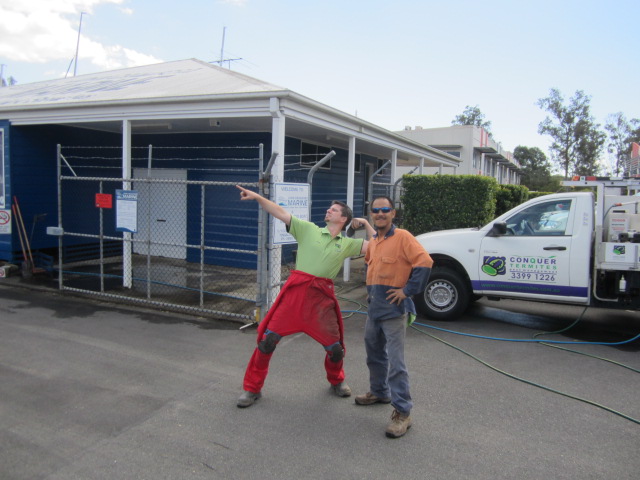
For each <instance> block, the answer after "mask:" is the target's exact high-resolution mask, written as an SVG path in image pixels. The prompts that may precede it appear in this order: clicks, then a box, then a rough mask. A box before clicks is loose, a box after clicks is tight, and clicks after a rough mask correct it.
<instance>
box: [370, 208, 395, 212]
mask: <svg viewBox="0 0 640 480" xmlns="http://www.w3.org/2000/svg"><path fill="white" fill-rule="evenodd" d="M391 210H393V208H391V207H380V208H372V209H371V212H372V213H380V212H382V213H389V212H390V211H391Z"/></svg>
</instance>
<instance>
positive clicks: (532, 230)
mask: <svg viewBox="0 0 640 480" xmlns="http://www.w3.org/2000/svg"><path fill="white" fill-rule="evenodd" d="M576 205H577V202H576V199H571V198H561V199H558V198H555V199H554V200H546V201H544V200H542V199H541V201H540V202H539V203H534V204H533V205H531V204H530V205H529V206H528V207H526V208H524V209H522V210H519V211H516V212H515V213H513V214H512V215H510V216H509V217H508V218H506V219H504V220H505V221H506V223H507V234H506V235H500V236H486V237H485V238H484V239H483V240H482V243H481V246H480V255H479V264H478V269H479V272H478V284H477V285H474V290H475V291H476V292H478V290H479V291H480V292H481V293H482V294H484V295H489V296H490V295H497V296H501V297H511V298H522V299H527V298H530V299H532V300H534V299H535V300H547V301H557V302H560V301H561V302H563V303H577V304H583V303H586V302H587V301H588V287H589V255H590V248H589V245H590V244H589V243H588V242H590V237H591V234H590V233H591V232H590V227H589V232H587V233H588V235H584V231H585V230H586V228H587V227H585V226H584V225H582V223H584V219H578V220H579V222H578V224H577V225H576V217H577V215H576V210H577V206H576ZM576 232H582V233H583V235H581V239H580V240H579V241H576V238H574V233H576ZM585 236H586V237H587V240H586V242H587V243H586V244H585V240H584V239H582V237H585ZM576 243H579V244H580V245H579V246H577V245H576ZM580 256H581V257H583V258H582V259H580V258H578V257H580ZM576 264H580V265H581V264H584V268H583V265H581V266H580V268H579V269H577V270H576V268H575V265H576ZM572 266H573V268H574V270H576V271H574V272H572V271H571V269H572ZM578 270H579V271H578ZM572 273H573V274H572ZM474 283H475V282H474Z"/></svg>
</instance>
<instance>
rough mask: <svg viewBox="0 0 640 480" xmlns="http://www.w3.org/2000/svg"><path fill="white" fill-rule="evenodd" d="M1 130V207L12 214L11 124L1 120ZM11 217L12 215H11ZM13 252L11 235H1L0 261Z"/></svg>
mask: <svg viewBox="0 0 640 480" xmlns="http://www.w3.org/2000/svg"><path fill="white" fill-rule="evenodd" d="M0 129H1V130H2V136H3V144H4V150H3V151H2V152H0V161H2V162H3V166H4V169H3V172H2V175H3V176H2V181H3V183H4V187H5V188H4V206H3V207H1V208H2V209H4V210H7V211H8V212H11V202H10V201H9V199H10V198H11V185H10V184H9V178H10V174H9V173H10V171H11V170H10V165H9V152H10V144H9V133H10V128H9V122H7V121H4V120H0ZM9 215H11V214H9ZM11 230H12V231H13V225H11ZM9 251H11V234H0V259H2V258H6V259H9V257H8V256H6V257H5V255H3V254H2V252H9Z"/></svg>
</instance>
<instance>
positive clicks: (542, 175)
mask: <svg viewBox="0 0 640 480" xmlns="http://www.w3.org/2000/svg"><path fill="white" fill-rule="evenodd" d="M513 158H515V159H516V160H517V161H518V163H519V164H520V168H521V172H522V173H521V176H520V183H521V184H522V185H525V186H526V187H527V188H528V189H529V190H532V191H534V192H540V191H550V190H546V189H547V187H548V186H549V185H550V183H551V163H550V162H549V160H548V159H547V156H546V155H545V154H544V152H543V151H542V150H540V149H539V148H538V147H523V146H521V145H518V146H517V147H516V148H515V150H514V151H513Z"/></svg>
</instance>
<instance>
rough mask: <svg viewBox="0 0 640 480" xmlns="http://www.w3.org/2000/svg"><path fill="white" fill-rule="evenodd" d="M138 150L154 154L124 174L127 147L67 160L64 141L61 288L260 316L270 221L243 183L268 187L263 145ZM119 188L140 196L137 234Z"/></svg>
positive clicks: (77, 153)
mask: <svg viewBox="0 0 640 480" xmlns="http://www.w3.org/2000/svg"><path fill="white" fill-rule="evenodd" d="M90 148H95V149H96V150H95V151H94V152H91V151H90ZM136 148H137V149H143V150H146V151H147V152H148V154H147V155H145V156H144V157H138V158H136V157H135V156H134V157H133V159H132V166H133V178H121V176H119V175H118V176H115V175H109V173H112V174H113V173H115V172H114V169H115V170H116V171H117V172H118V173H120V171H121V166H120V165H119V164H120V163H121V162H122V159H121V156H119V154H120V152H121V149H120V148H118V147H112V149H110V148H109V147H65V150H64V151H65V153H66V152H67V150H70V151H73V152H74V154H73V155H71V154H68V153H67V155H66V156H65V155H63V149H62V147H60V146H59V161H58V179H59V180H58V221H59V227H60V231H59V233H60V236H59V242H58V243H59V247H58V262H59V265H58V270H59V275H58V282H59V288H60V289H61V290H69V291H74V292H79V293H83V294H93V295H100V296H104V297H108V298H110V299H116V300H122V301H133V302H137V303H141V304H147V305H153V306H156V307H160V308H163V309H168V310H182V311H188V312H193V313H196V312H197V313H202V314H207V315H212V316H215V317H222V318H230V319H234V320H239V321H242V322H245V323H249V322H253V321H254V320H255V318H256V305H262V306H263V308H265V307H266V306H264V303H265V301H264V293H263V292H264V290H265V287H264V286H263V285H262V284H261V282H263V280H264V278H266V276H265V275H264V274H263V273H261V271H260V270H259V269H260V268H262V269H264V268H266V266H267V262H266V260H265V259H264V258H262V256H263V255H264V254H265V252H266V249H264V248H263V247H260V245H264V244H265V242H266V238H265V237H264V235H265V233H266V230H265V229H264V228H263V223H264V222H265V218H264V215H262V212H261V209H259V208H257V205H256V204H255V202H242V204H241V203H240V200H239V195H238V190H237V189H236V188H235V185H242V186H244V187H246V188H252V189H257V190H259V191H260V192H261V193H262V185H263V183H262V182H260V181H259V180H260V177H261V175H262V174H261V172H262V170H263V165H262V163H263V158H262V146H261V145H260V146H259V147H226V149H227V151H225V150H224V149H225V147H196V148H194V149H193V151H190V154H189V155H188V156H186V157H185V156H184V152H185V151H188V149H189V148H192V147H152V146H149V147H136ZM229 148H233V149H235V151H234V155H229V154H228V153H229V152H228V150H229ZM165 149H166V150H165ZM109 151H111V152H113V153H114V155H113V156H110V155H106V154H105V152H109ZM249 152H251V153H249ZM238 153H241V154H242V155H243V156H242V157H240V158H239V157H238ZM105 155H106V156H105ZM116 155H118V156H116ZM178 155H179V156H178ZM247 155H248V156H247ZM152 165H153V168H151V166H152ZM63 173H64V174H63ZM67 173H71V175H67ZM187 177H190V178H194V177H195V178H198V177H201V178H208V177H216V178H222V179H224V180H223V181H213V180H195V179H187ZM125 187H126V188H125ZM116 190H133V191H135V192H137V203H136V207H137V208H136V209H137V212H136V215H135V217H136V219H137V225H136V227H137V228H136V231H135V232H133V233H129V232H127V231H124V232H122V231H118V230H117V229H116V228H115V227H116V223H117V221H118V218H117V213H118V212H117V208H118V202H117V200H116V201H115V202H113V203H112V204H111V205H109V204H108V203H109V198H111V200H112V201H113V198H114V197H115V195H114V193H115V192H116ZM100 202H106V204H102V205H100ZM256 269H258V270H256Z"/></svg>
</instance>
